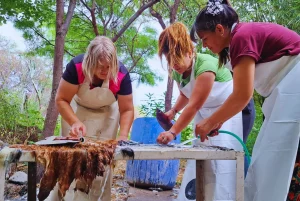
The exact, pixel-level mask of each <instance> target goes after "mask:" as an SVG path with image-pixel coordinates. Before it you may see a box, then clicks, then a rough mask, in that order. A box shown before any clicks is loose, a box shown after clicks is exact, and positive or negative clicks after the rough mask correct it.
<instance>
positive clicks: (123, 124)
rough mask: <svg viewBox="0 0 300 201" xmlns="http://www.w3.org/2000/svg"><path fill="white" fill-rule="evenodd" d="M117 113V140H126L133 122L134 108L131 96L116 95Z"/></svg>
mask: <svg viewBox="0 0 300 201" xmlns="http://www.w3.org/2000/svg"><path fill="white" fill-rule="evenodd" d="M118 103H119V111H120V134H119V140H127V138H128V133H129V130H130V127H131V125H132V122H133V116H134V107H133V101H132V94H130V95H118Z"/></svg>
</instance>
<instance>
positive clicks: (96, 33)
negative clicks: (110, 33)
mask: <svg viewBox="0 0 300 201" xmlns="http://www.w3.org/2000/svg"><path fill="white" fill-rule="evenodd" d="M80 1H81V3H82V4H83V5H84V6H85V7H86V8H87V9H88V10H89V11H90V13H91V17H92V26H93V30H94V33H95V35H96V36H99V31H98V27H97V21H96V16H95V10H96V5H95V0H93V2H92V8H90V7H89V6H88V5H87V4H86V3H85V2H84V1H83V0H80Z"/></svg>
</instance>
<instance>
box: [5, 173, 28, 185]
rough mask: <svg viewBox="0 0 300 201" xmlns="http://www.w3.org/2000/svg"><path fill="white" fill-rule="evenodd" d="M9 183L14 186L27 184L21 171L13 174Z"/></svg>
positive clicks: (25, 175) (25, 177) (24, 174)
mask: <svg viewBox="0 0 300 201" xmlns="http://www.w3.org/2000/svg"><path fill="white" fill-rule="evenodd" d="M8 181H9V182H10V183H14V184H21V185H22V184H26V183H27V174H26V173H25V172H22V171H18V172H15V173H14V174H13V175H12V176H11V177H10V178H9V180H8Z"/></svg>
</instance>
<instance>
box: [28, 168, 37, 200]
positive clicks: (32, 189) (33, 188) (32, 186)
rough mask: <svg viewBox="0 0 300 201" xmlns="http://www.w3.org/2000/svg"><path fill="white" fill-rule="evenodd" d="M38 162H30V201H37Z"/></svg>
mask: <svg viewBox="0 0 300 201" xmlns="http://www.w3.org/2000/svg"><path fill="white" fill-rule="evenodd" d="M36 170H37V164H36V162H28V184H27V188H28V197H27V200H28V201H36Z"/></svg>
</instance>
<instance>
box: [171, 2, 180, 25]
mask: <svg viewBox="0 0 300 201" xmlns="http://www.w3.org/2000/svg"><path fill="white" fill-rule="evenodd" d="M180 1H181V0H175V2H174V4H173V5H172V6H171V10H170V24H173V23H174V22H175V21H176V15H177V11H178V7H179V4H180Z"/></svg>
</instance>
